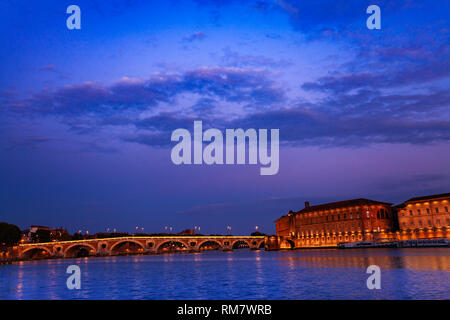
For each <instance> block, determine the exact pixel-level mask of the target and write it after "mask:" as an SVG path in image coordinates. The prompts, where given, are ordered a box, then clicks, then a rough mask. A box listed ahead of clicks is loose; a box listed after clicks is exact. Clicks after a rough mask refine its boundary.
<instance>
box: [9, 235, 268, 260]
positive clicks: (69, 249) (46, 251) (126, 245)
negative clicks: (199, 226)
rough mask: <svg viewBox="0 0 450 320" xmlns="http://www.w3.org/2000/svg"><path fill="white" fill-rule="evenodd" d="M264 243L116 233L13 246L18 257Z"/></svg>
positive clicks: (259, 238)
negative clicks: (128, 235) (107, 235)
mask: <svg viewBox="0 0 450 320" xmlns="http://www.w3.org/2000/svg"><path fill="white" fill-rule="evenodd" d="M263 245H265V237H264V236H175V237H171V236H155V237H151V236H149V237H144V236H140V237H137V236H136V237H133V236H131V237H119V238H105V239H88V240H74V241H58V242H48V243H29V244H20V245H19V246H17V247H15V251H16V256H17V258H18V259H20V260H28V259H37V258H74V257H85V256H111V255H123V254H157V253H171V252H200V251H203V250H223V251H230V250H233V249H236V248H243V247H245V248H250V249H253V250H256V249H259V248H261V247H262V246H263Z"/></svg>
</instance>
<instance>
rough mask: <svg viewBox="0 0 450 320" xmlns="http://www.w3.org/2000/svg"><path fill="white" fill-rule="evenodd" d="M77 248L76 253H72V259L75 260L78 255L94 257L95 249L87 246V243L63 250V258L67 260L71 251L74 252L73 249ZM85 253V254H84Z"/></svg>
mask: <svg viewBox="0 0 450 320" xmlns="http://www.w3.org/2000/svg"><path fill="white" fill-rule="evenodd" d="M76 247H79V249H78V252H73V255H74V258H76V257H77V256H79V255H80V253H81V256H85V255H87V256H90V255H95V254H96V253H97V249H96V248H95V247H94V246H93V245H91V244H89V243H74V244H72V245H70V246H68V247H67V248H66V250H64V258H69V257H70V254H71V253H72V251H75V250H74V248H76ZM86 251H87V253H86Z"/></svg>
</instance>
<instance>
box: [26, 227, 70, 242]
mask: <svg viewBox="0 0 450 320" xmlns="http://www.w3.org/2000/svg"><path fill="white" fill-rule="evenodd" d="M41 230H44V231H47V232H48V237H49V240H51V241H59V240H63V239H64V238H65V237H67V236H68V235H69V233H68V232H67V230H66V229H63V228H50V227H46V226H30V229H28V230H24V231H23V232H22V240H23V241H22V242H23V243H26V242H37V241H39V239H38V238H37V237H36V235H37V233H38V231H41Z"/></svg>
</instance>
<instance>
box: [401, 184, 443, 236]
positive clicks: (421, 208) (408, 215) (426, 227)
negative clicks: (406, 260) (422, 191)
mask: <svg viewBox="0 0 450 320" xmlns="http://www.w3.org/2000/svg"><path fill="white" fill-rule="evenodd" d="M449 207H450V193H444V194H436V195H431V196H424V197H416V198H411V199H409V200H407V201H405V202H404V203H402V204H400V205H398V206H396V209H397V212H398V220H399V228H400V231H401V232H403V233H404V232H414V233H420V232H421V231H437V229H441V228H443V227H447V228H448V227H450V212H449ZM418 238H422V237H421V236H418Z"/></svg>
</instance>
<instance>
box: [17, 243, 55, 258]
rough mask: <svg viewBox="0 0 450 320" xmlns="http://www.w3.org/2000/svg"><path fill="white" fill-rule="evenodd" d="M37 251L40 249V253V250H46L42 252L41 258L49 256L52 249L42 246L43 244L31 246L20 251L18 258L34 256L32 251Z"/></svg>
mask: <svg viewBox="0 0 450 320" xmlns="http://www.w3.org/2000/svg"><path fill="white" fill-rule="evenodd" d="M39 251H41V253H42V251H45V252H46V254H45V255H44V254H42V256H43V258H44V257H50V256H52V255H53V253H52V251H51V250H50V249H49V248H47V247H44V246H33V247H30V248H27V249H25V250H24V251H22V253H21V254H20V256H19V258H20V259H27V258H30V259H31V258H33V256H34V255H32V253H33V252H34V253H35V254H38V253H39Z"/></svg>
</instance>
